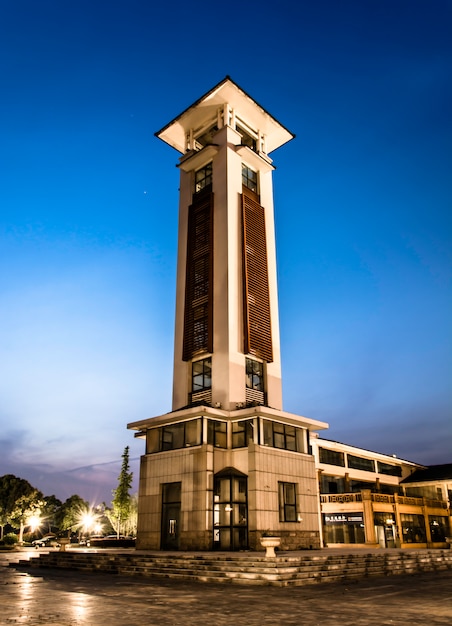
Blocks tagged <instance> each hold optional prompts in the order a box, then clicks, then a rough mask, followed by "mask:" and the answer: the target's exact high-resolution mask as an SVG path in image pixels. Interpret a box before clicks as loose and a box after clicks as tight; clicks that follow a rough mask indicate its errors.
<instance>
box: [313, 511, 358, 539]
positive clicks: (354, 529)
mask: <svg viewBox="0 0 452 626" xmlns="http://www.w3.org/2000/svg"><path fill="white" fill-rule="evenodd" d="M323 540H324V543H325V544H326V545H328V544H333V543H365V542H366V536H365V532H364V517H363V513H362V512H356V513H348V512H347V513H331V514H324V515H323Z"/></svg>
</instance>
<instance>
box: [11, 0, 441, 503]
mask: <svg viewBox="0 0 452 626" xmlns="http://www.w3.org/2000/svg"><path fill="white" fill-rule="evenodd" d="M1 5H2V19H1V21H0V54H1V58H2V62H1V65H0V79H1V87H2V97H1V98H0V124H1V129H0V130H1V133H0V136H1V141H0V350H1V356H2V358H1V360H0V423H1V431H0V475H2V474H5V473H13V474H16V475H18V476H21V477H23V478H26V479H28V480H29V481H30V482H32V484H34V485H35V486H37V487H38V488H40V489H41V490H42V491H44V493H45V494H46V495H50V494H52V493H55V494H56V495H57V496H58V497H60V498H63V499H64V498H66V497H68V496H69V495H71V494H72V493H79V494H80V495H81V496H83V497H85V498H87V499H90V500H93V501H100V500H106V501H107V502H109V500H110V499H111V490H112V489H113V488H114V487H115V486H116V477H117V475H118V472H119V468H120V460H121V458H120V457H121V454H122V452H123V450H124V447H125V446H126V445H129V446H130V452H131V457H132V459H133V462H132V466H133V469H134V471H135V473H136V475H138V462H137V459H138V457H139V455H140V454H141V453H142V451H143V447H144V446H143V442H142V441H140V440H138V441H135V440H134V439H133V433H131V432H128V431H127V430H126V424H127V423H128V422H130V421H134V420H139V419H144V418H146V417H149V416H152V415H158V414H160V413H163V412H166V411H168V410H170V408H171V388H172V352H173V326H174V295H175V268H176V243H177V242H176V236H177V208H178V195H177V194H178V172H177V169H176V167H175V164H176V162H177V158H178V154H177V153H176V152H175V151H174V150H172V149H171V148H169V147H168V146H166V145H165V144H163V143H162V142H160V141H159V140H157V139H156V138H155V137H154V132H155V131H157V130H159V129H160V128H162V126H164V125H165V124H166V123H167V122H169V121H170V120H171V119H173V118H174V117H175V116H176V115H177V114H178V113H180V112H181V111H182V110H183V109H185V108H186V107H187V106H188V105H190V104H191V103H193V102H194V101H195V100H196V99H197V98H198V97H200V96H201V95H202V94H204V93H205V92H207V91H208V90H209V89H210V88H211V87H213V86H214V85H215V84H216V83H218V82H219V81H220V80H222V79H223V78H224V76H225V75H230V76H231V77H232V79H233V80H234V81H235V82H237V83H238V84H239V85H240V86H241V87H243V88H244V89H245V90H246V91H247V92H248V93H249V94H250V95H251V96H252V97H254V98H255V99H256V100H257V101H258V102H259V103H260V104H262V105H263V106H264V107H265V108H266V109H267V110H268V111H270V112H271V113H272V114H273V115H274V116H275V117H276V118H277V119H278V120H279V121H280V122H281V123H282V124H283V125H284V126H286V127H287V128H288V129H289V130H291V131H292V132H293V133H295V134H296V139H295V140H294V141H292V142H290V143H289V144H287V145H286V146H284V147H282V148H280V149H279V150H277V151H276V152H274V153H273V154H272V157H273V159H274V162H275V165H276V166H277V170H276V172H275V175H274V191H275V213H276V229H277V254H278V264H279V265H278V270H279V298H280V318H281V342H282V359H283V385H284V386H283V391H284V408H285V409H286V410H287V411H291V412H294V413H299V414H301V415H305V416H308V417H312V418H314V419H319V420H323V421H327V422H329V424H330V430H329V431H328V432H327V433H326V436H327V437H328V438H330V439H336V440H339V441H344V442H347V443H350V444H354V445H359V446H362V447H366V448H368V449H371V450H377V451H380V452H386V453H390V454H397V455H398V456H401V457H403V458H407V459H409V460H412V461H418V462H420V463H426V464H435V463H444V462H451V461H452V457H451V450H452V419H451V417H452V415H451V414H452V350H451V348H452V345H451V344H452V329H451V319H452V316H451V312H452V306H451V305H452V296H451V294H452V290H451V273H452V259H451V256H452V254H451V250H452V247H451V239H452V223H451V222H452V211H451V195H452V194H451V174H450V172H451V171H452V154H451V146H452V122H451V115H450V111H451V110H452V80H451V78H452V76H451V74H452V41H451V38H450V30H451V22H452V4H451V2H450V1H449V0H447V1H446V0H433V1H432V2H429V3H426V2H425V1H424V0H422V1H418V0H378V1H374V0H366V2H362V1H359V0H354V1H351V0H343V1H340V2H339V1H338V0H336V1H333V0H319V1H318V2H316V3H313V2H304V1H300V2H296V3H295V2H287V1H282V2H279V3H278V4H277V5H272V6H271V8H269V9H268V10H267V9H266V8H265V5H263V4H262V3H258V2H253V1H251V2H248V3H246V4H245V5H237V6H234V5H222V4H221V3H217V4H216V5H215V4H212V3H206V2H198V3H196V5H190V4H187V3H182V2H180V1H179V0H176V1H175V2H173V3H171V5H165V4H160V5H158V6H155V3H151V2H144V1H141V2H137V1H136V0H129V1H128V2H123V1H121V2H119V1H116V2H115V1H112V2H109V3H108V4H106V3H101V2H96V1H94V2H93V1H90V2H86V1H85V0H81V1H79V2H77V3H74V2H68V1H58V2H57V1H56V0H53V1H49V0H44V1H42V2H39V3H37V2H35V1H34V0H14V1H12V0H3V2H2V3H1Z"/></svg>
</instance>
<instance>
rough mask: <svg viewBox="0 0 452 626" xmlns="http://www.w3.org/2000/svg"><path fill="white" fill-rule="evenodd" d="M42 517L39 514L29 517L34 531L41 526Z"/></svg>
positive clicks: (29, 523) (31, 528)
mask: <svg viewBox="0 0 452 626" xmlns="http://www.w3.org/2000/svg"><path fill="white" fill-rule="evenodd" d="M41 523H42V522H41V518H40V517H39V516H38V515H32V516H31V517H29V518H28V525H29V526H30V530H31V532H32V533H34V532H35V530H37V529H38V528H39V527H40V526H41Z"/></svg>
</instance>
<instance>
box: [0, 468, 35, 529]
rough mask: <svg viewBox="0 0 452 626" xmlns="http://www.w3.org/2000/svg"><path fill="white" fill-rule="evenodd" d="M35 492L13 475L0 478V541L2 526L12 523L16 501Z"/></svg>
mask: <svg viewBox="0 0 452 626" xmlns="http://www.w3.org/2000/svg"><path fill="white" fill-rule="evenodd" d="M35 491H36V489H35V488H34V487H33V486H32V485H30V483H29V482H28V480H25V479H24V478H18V477H17V476H14V474H5V475H4V476H0V539H2V538H3V528H4V526H5V525H6V524H8V523H10V522H11V521H12V519H11V515H12V513H13V511H14V509H15V507H16V503H17V501H18V500H19V499H20V498H22V497H23V496H29V495H30V494H32V493H33V492H35ZM41 496H42V494H41Z"/></svg>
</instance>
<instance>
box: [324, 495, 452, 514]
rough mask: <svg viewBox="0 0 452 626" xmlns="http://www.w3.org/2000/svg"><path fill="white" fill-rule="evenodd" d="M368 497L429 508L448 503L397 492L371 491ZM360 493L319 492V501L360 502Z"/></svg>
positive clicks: (438, 507)
mask: <svg viewBox="0 0 452 626" xmlns="http://www.w3.org/2000/svg"><path fill="white" fill-rule="evenodd" d="M370 499H371V500H372V502H380V503H386V504H394V503H396V502H397V503H398V504H405V505H409V506H426V507H428V508H430V509H444V510H447V508H448V504H447V502H445V501H444V500H437V499H431V498H415V497H412V496H399V495H398V494H394V495H391V494H387V493H371V494H370ZM362 501H363V497H362V493H361V492H358V493H329V494H321V496H320V502H321V503H322V504H335V503H337V504H344V503H347V502H362Z"/></svg>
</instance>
